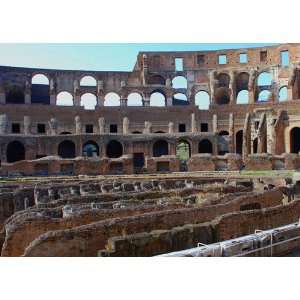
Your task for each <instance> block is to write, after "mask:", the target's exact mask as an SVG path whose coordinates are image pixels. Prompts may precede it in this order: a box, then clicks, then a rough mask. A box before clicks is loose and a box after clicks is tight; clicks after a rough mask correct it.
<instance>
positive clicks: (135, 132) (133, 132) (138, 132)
mask: <svg viewBox="0 0 300 300" xmlns="http://www.w3.org/2000/svg"><path fill="white" fill-rule="evenodd" d="M132 134H142V132H141V131H138V130H135V131H132Z"/></svg>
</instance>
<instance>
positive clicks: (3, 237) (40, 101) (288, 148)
mask: <svg viewBox="0 0 300 300" xmlns="http://www.w3.org/2000/svg"><path fill="white" fill-rule="evenodd" d="M299 99H300V44H280V45H275V46H267V47H259V48H246V49H245V48H243V49H232V50H218V51H192V52H191V51H189V52H140V53H139V54H138V56H137V59H136V63H135V65H134V67H133V70H132V71H131V72H112V71H82V70H54V69H34V68H20V67H8V66H0V109H1V111H0V159H1V166H0V176H1V177H0V225H1V227H0V228H1V232H0V248H2V251H1V255H2V256H155V255H165V256H168V254H169V255H171V256H172V255H173V254H172V253H174V252H175V254H176V253H177V254H178V256H191V252H188V254H186V255H185V254H182V252H180V251H185V250H186V249H192V248H194V247H197V245H198V247H197V248H199V249H200V248H201V247H204V248H205V251H206V252H205V251H202V250H203V249H204V248H201V249H202V250H201V251H202V252H201V251H198V250H197V248H196V250H197V251H198V252H197V251H196V252H197V254H196V255H193V256H230V255H231V256H234V255H242V254H243V251H246V253H245V256H247V255H250V256H251V255H252V256H253V255H257V256H268V255H269V251H271V254H272V255H278V256H281V255H288V254H289V253H293V252H295V251H298V250H299V249H300V240H299V239H298V237H299V236H300V229H299V230H298V221H299V218H300V202H299V199H300V197H299V196H298V193H300V188H299V186H300V185H299V184H298V183H300V177H299V178H298V175H297V170H298V169H299V168H300V156H299V151H300V114H299V113H300V102H299ZM298 197H299V198H298ZM298 209H299V212H298ZM291 224H294V225H291ZM299 225H300V223H299ZM289 226H292V227H289ZM293 226H295V228H294V227H293ZM276 228H283V229H276ZM286 228H289V229H286ZM299 228H300V226H299ZM273 229H274V230H273ZM258 230H259V232H263V233H264V232H266V233H265V235H263V233H262V234H261V235H262V237H258V235H257V234H256V235H255V238H253V233H255V232H256V231H258ZM272 230H273V231H272ZM278 232H280V236H279V233H278ZM291 232H292V233H291ZM298 234H299V236H298ZM248 236H249V237H248ZM299 238H300V237H299ZM236 239H237V240H236ZM224 241H228V242H227V244H226V245H225V244H224V245H223V244H222V245H223V246H222V247H221V248H222V249H221V248H220V249H221V250H222V251H221V252H220V251H219V250H213V254H212V252H211V251H209V250H207V249H208V248H207V247H208V246H207V245H208V244H216V243H217V244H218V245H221V244H220V243H222V242H224ZM284 241H286V243H284ZM272 243H275V244H274V245H273V244H272ZM228 244H230V245H231V246H228ZM232 245H235V248H234V249H232V247H233V246H232ZM236 245H240V247H239V249H237V248H238V247H237V246H236ZM230 247H231V248H230ZM218 249H219V248H218ZM224 249H225V250H226V249H227V250H226V251H225V250H224ZM228 249H230V250H228ZM257 249H258V250H257ZM270 249H271V250H270ZM250 250H251V251H250ZM178 251H179V252H178ZM247 251H248V252H247ZM205 253H206V254H205ZM216 253H218V255H217V254H216ZM175 254H174V255H175Z"/></svg>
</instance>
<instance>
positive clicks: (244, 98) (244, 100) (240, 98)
mask: <svg viewBox="0 0 300 300" xmlns="http://www.w3.org/2000/svg"><path fill="white" fill-rule="evenodd" d="M248 102H249V92H248V91H247V90H241V91H240V92H239V93H238V94H237V98H236V104H248Z"/></svg>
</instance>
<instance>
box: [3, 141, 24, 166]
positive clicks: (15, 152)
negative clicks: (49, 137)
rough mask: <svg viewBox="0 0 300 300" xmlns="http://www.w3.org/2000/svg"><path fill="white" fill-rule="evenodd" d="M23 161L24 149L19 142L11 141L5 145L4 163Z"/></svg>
mask: <svg viewBox="0 0 300 300" xmlns="http://www.w3.org/2000/svg"><path fill="white" fill-rule="evenodd" d="M24 159H25V147H24V145H23V144H22V143H21V142H18V141H13V142H10V143H9V144H8V145H7V148H6V161H7V162H8V163H13V162H16V161H19V160H24Z"/></svg>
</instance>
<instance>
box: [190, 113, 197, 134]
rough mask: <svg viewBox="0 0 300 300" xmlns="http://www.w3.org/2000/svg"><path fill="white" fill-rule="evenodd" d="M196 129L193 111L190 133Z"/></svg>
mask: <svg viewBox="0 0 300 300" xmlns="http://www.w3.org/2000/svg"><path fill="white" fill-rule="evenodd" d="M196 131H197V125H196V119H195V113H192V114H191V133H196Z"/></svg>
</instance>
